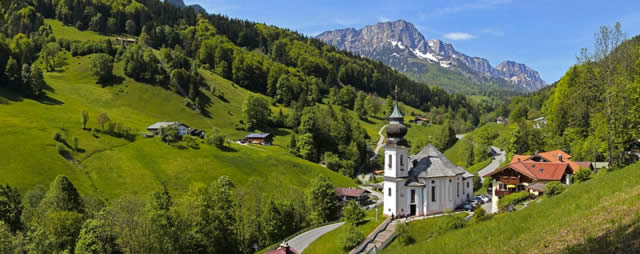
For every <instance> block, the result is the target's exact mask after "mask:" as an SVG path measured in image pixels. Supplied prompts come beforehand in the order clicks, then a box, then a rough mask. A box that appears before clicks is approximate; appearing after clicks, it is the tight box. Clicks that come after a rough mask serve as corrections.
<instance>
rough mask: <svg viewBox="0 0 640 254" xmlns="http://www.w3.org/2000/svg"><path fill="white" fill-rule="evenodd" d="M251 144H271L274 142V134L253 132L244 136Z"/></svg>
mask: <svg viewBox="0 0 640 254" xmlns="http://www.w3.org/2000/svg"><path fill="white" fill-rule="evenodd" d="M244 138H245V139H246V140H247V142H249V143H251V144H259V145H265V146H270V145H272V144H273V135H272V134H271V133H251V134H249V135H247V136H245V137H244Z"/></svg>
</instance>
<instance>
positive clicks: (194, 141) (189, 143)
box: [182, 135, 199, 148]
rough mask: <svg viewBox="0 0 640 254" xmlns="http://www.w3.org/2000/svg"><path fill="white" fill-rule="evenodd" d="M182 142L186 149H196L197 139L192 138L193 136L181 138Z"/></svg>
mask: <svg viewBox="0 0 640 254" xmlns="http://www.w3.org/2000/svg"><path fill="white" fill-rule="evenodd" d="M182 141H184V143H185V145H187V146H188V147H191V148H198V147H199V145H198V138H196V137H194V136H189V135H186V136H183V137H182Z"/></svg>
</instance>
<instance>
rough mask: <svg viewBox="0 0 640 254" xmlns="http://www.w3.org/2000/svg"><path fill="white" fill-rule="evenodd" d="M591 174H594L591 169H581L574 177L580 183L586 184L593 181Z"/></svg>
mask: <svg viewBox="0 0 640 254" xmlns="http://www.w3.org/2000/svg"><path fill="white" fill-rule="evenodd" d="M591 173H592V172H591V169H588V168H580V170H578V172H576V175H575V176H574V178H573V179H575V180H576V181H577V182H579V183H581V182H586V181H588V180H589V179H591Z"/></svg>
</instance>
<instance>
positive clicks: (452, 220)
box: [437, 215, 466, 234]
mask: <svg viewBox="0 0 640 254" xmlns="http://www.w3.org/2000/svg"><path fill="white" fill-rule="evenodd" d="M447 217H448V218H447V220H446V221H445V222H444V223H442V224H440V225H439V226H438V230H437V232H438V233H440V234H442V233H445V232H447V231H450V230H454V229H461V228H463V227H464V226H465V224H466V221H465V220H464V218H461V217H458V216H453V215H447Z"/></svg>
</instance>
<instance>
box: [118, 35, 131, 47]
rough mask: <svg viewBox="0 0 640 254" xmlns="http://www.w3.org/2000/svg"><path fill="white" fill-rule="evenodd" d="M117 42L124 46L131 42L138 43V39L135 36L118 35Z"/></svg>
mask: <svg viewBox="0 0 640 254" xmlns="http://www.w3.org/2000/svg"><path fill="white" fill-rule="evenodd" d="M116 42H117V43H120V46H122V47H126V46H129V45H131V44H134V43H136V39H133V38H124V37H118V38H116Z"/></svg>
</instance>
